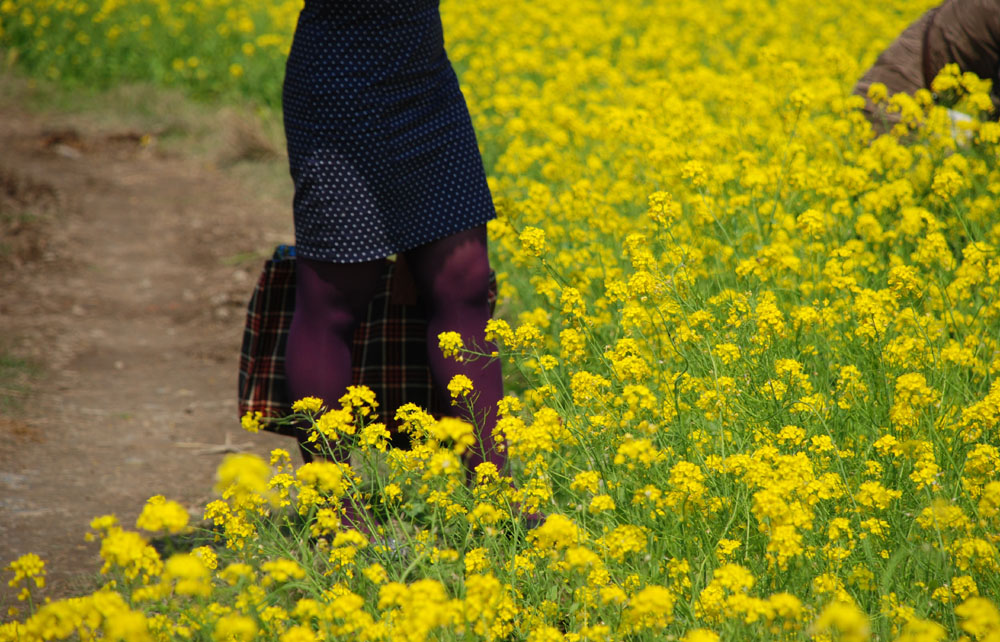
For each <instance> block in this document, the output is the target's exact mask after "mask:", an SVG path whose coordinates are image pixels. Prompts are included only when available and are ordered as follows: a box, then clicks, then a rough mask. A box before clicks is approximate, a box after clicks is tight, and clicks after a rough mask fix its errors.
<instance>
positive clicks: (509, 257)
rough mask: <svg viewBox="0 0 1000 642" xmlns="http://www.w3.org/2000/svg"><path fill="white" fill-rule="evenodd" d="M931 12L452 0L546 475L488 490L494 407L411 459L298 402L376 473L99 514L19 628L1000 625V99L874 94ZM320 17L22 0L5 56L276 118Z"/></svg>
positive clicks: (287, 478)
mask: <svg viewBox="0 0 1000 642" xmlns="http://www.w3.org/2000/svg"><path fill="white" fill-rule="evenodd" d="M933 4H934V3H933V1H931V2H928V1H926V0H921V1H901V2H896V3H892V4H891V6H890V5H889V3H872V2H861V1H860V0H837V1H835V2H830V3H814V2H807V1H805V0H776V1H774V2H764V1H763V0H711V1H707V2H706V1H701V0H698V1H695V0H677V1H676V2H657V1H646V2H639V1H637V0H629V1H626V2H620V3H616V2H605V1H598V0H576V1H574V2H561V1H558V2H549V3H537V2H522V1H519V0H515V1H513V2H506V3H499V2H486V1H484V0H462V1H461V2H460V1H458V0H446V1H445V3H444V4H443V6H442V14H443V17H444V20H445V35H446V38H447V43H448V51H449V55H450V57H451V58H452V60H453V62H454V63H455V67H456V69H457V70H458V71H459V73H460V78H461V81H462V85H463V89H464V91H465V95H466V99H467V101H468V103H469V108H470V111H471V113H472V115H473V120H474V122H475V124H476V128H477V132H478V134H479V137H480V142H481V146H482V148H483V153H484V159H485V161H486V164H487V170H488V173H489V175H490V181H491V186H492V188H493V192H494V197H495V199H496V202H497V206H498V210H499V213H500V217H499V218H498V220H497V221H494V222H493V223H491V227H490V231H491V235H492V243H493V247H492V250H493V253H494V254H493V264H494V267H495V269H496V270H497V272H498V277H499V282H500V298H499V301H498V306H497V316H496V318H495V319H494V320H493V321H492V322H491V323H490V325H489V326H488V330H489V333H490V336H491V337H493V338H494V339H495V341H496V345H497V350H498V352H499V358H501V359H503V360H504V368H505V369H506V371H507V373H508V375H509V378H510V379H512V380H516V381H517V382H518V387H517V388H516V389H511V390H510V395H509V396H508V397H507V398H506V399H504V401H503V402H502V403H501V408H500V411H501V419H500V422H499V424H498V431H500V432H502V434H503V436H504V438H505V439H506V442H507V447H508V452H509V455H510V458H511V463H512V466H511V471H509V472H510V473H511V474H512V476H513V483H511V482H510V480H507V479H505V478H503V477H502V476H501V475H500V474H498V471H496V470H495V469H491V467H490V466H489V465H488V464H487V465H484V466H481V467H480V468H479V469H478V470H477V471H476V474H475V476H474V477H475V478H474V480H472V481H471V482H469V483H466V478H465V474H464V472H463V471H462V467H461V460H460V458H461V454H462V452H463V451H464V449H465V448H466V447H467V446H468V444H469V440H470V439H472V438H473V437H472V435H473V432H472V430H471V427H470V426H468V425H467V424H464V423H462V422H459V421H450V420H440V421H437V420H434V418H432V417H430V416H429V415H427V414H426V413H425V412H423V411H422V410H421V409H419V408H415V407H408V408H404V409H403V410H402V414H401V417H402V419H403V420H404V424H405V426H406V429H407V430H408V431H409V433H410V434H411V437H412V440H413V444H414V445H413V447H412V448H411V449H410V450H406V451H401V450H394V449H392V448H389V447H388V446H387V443H386V432H385V427H384V426H383V425H382V424H380V423H377V422H376V420H375V417H376V414H375V413H374V412H373V411H372V410H373V407H374V405H375V404H376V403H377V400H373V399H371V397H370V396H369V395H367V394H366V391H365V390H359V389H352V390H351V391H349V393H348V394H347V395H345V397H344V398H343V399H341V400H315V399H306V400H302V401H301V402H300V403H299V404H297V408H298V417H300V418H301V419H303V420H305V421H309V422H311V423H312V424H313V425H314V426H315V428H316V432H315V434H316V438H317V441H319V442H323V441H327V442H331V441H338V442H340V443H345V442H346V443H350V444H352V446H353V447H354V451H355V456H354V458H353V460H352V466H350V467H348V466H346V465H335V464H331V463H313V464H308V465H305V466H301V467H299V468H297V469H295V468H294V467H293V466H292V465H291V463H290V458H289V456H288V454H287V453H284V452H282V451H275V453H274V454H273V456H272V460H271V461H270V462H266V461H262V460H259V459H257V458H254V457H249V456H232V457H231V458H229V459H227V460H226V461H225V462H224V463H223V465H222V467H221V468H220V470H219V475H218V477H219V491H220V493H221V497H222V498H221V499H220V500H218V501H216V502H213V503H212V504H210V505H209V506H208V507H207V508H206V512H205V518H206V519H207V520H210V521H211V523H213V524H214V525H215V532H216V533H217V534H218V543H217V544H215V545H214V546H207V545H206V546H200V547H198V548H195V549H194V550H193V551H191V552H180V553H176V554H173V555H163V556H161V555H159V554H158V553H157V552H156V550H154V549H153V548H152V546H150V544H149V539H148V537H149V536H152V535H156V534H163V533H183V532H185V529H190V528H191V526H189V525H188V517H187V515H186V513H184V511H183V510H182V509H180V507H179V505H177V504H175V503H173V502H171V501H170V500H169V499H168V498H163V497H155V498H152V499H151V500H150V502H149V504H148V505H147V506H146V508H145V510H144V511H143V515H142V517H140V519H139V523H138V524H136V525H135V528H134V529H133V528H132V525H131V524H119V523H118V522H117V520H115V519H114V518H113V517H112V516H103V517H98V518H97V519H95V521H94V523H93V531H94V533H93V536H96V537H99V538H100V539H101V555H102V558H103V559H104V560H105V568H104V572H105V574H106V577H107V580H108V584H107V586H106V587H104V588H102V589H100V590H98V591H96V592H94V593H93V594H91V595H89V596H85V597H80V598H75V599H70V600H64V601H58V602H52V603H49V604H41V603H40V602H39V600H38V596H40V595H44V591H43V590H41V585H42V584H44V566H43V563H42V561H41V560H39V559H37V558H35V557H32V556H25V557H22V558H21V559H19V560H15V561H11V562H10V566H9V567H8V573H7V578H9V577H10V575H11V573H13V579H11V580H10V586H11V587H13V590H16V591H21V592H22V596H23V597H24V603H25V607H24V609H23V610H22V612H21V613H19V614H14V617H13V619H12V621H11V622H9V623H7V624H3V625H0V640H25V639H65V638H69V637H73V636H76V635H79V636H80V637H81V638H82V639H88V638H90V637H91V636H96V637H102V636H103V637H104V638H106V639H126V640H147V639H175V638H190V639H197V640H203V639H204V640H208V639H212V640H220V641H221V640H233V639H235V640H249V639H252V638H255V637H262V638H266V639H276V640H281V641H282V642H299V641H306V640H318V639H344V640H354V639H361V640H387V641H396V640H405V641H408V642H410V641H412V642H419V641H422V640H437V639H441V640H480V639H482V640H527V641H529V642H549V641H552V642H555V641H561V640H566V641H568V642H576V641H583V640H595V641H596V640H618V639H627V640H664V639H667V640H671V639H672V640H683V641H685V642H707V641H713V640H724V641H728V640H758V639H759V640H843V641H856V640H857V641H860V640H869V639H870V640H899V641H907V642H916V641H927V642H930V641H938V640H956V639H962V640H969V641H970V642H971V641H973V640H974V641H977V642H982V641H986V640H994V641H996V640H1000V610H998V606H1000V553H998V544H1000V470H998V468H1000V434H998V423H1000V383H998V382H997V380H996V377H997V375H998V374H1000V298H998V288H1000V256H998V247H1000V224H998V223H1000V220H998V219H997V216H996V211H997V204H998V199H1000V169H998V163H997V157H998V151H1000V147H998V146H1000V125H998V124H996V123H993V122H988V121H980V120H979V118H978V117H979V116H980V115H983V114H980V112H979V109H980V108H981V107H983V106H984V105H989V100H988V98H987V97H986V92H987V91H988V85H987V84H986V83H985V82H982V81H980V80H978V79H976V78H974V77H968V76H964V75H961V74H959V73H956V72H954V70H950V69H947V70H946V71H945V72H943V73H942V75H940V76H939V77H938V79H937V80H936V81H935V83H936V84H935V89H937V90H938V93H939V94H941V95H947V96H948V97H949V98H950V99H953V101H954V103H955V108H957V109H959V110H961V111H964V112H966V113H968V114H970V115H972V116H973V117H974V118H973V120H972V121H971V122H970V123H968V124H965V125H961V126H960V129H959V130H958V131H957V132H956V131H953V128H952V124H951V121H950V120H949V118H948V115H947V113H946V110H945V109H944V107H942V106H937V105H935V104H934V101H933V99H932V96H931V94H930V93H929V92H921V93H919V94H918V95H917V96H914V97H909V96H897V97H893V98H886V97H884V95H882V94H881V92H880V91H879V88H878V87H876V88H875V91H874V92H873V94H872V98H873V99H875V100H885V101H888V102H889V109H890V110H893V111H898V112H899V113H900V115H901V120H902V122H901V124H900V125H898V126H896V128H895V129H893V130H892V131H891V132H890V133H889V134H887V135H884V136H881V137H878V138H875V137H874V134H873V132H872V130H871V127H870V125H869V124H868V122H867V121H866V120H865V119H864V117H863V115H862V114H861V112H860V111H859V107H860V106H861V105H862V104H863V100H862V99H861V98H859V97H852V96H851V95H850V92H851V88H852V86H853V85H854V82H855V81H856V80H857V78H858V77H859V76H860V75H861V74H862V73H863V72H864V70H865V69H866V68H867V65H870V64H871V62H872V61H873V60H874V57H875V56H876V55H877V53H878V52H879V51H880V50H881V49H882V48H884V47H885V46H886V45H887V44H888V43H889V42H890V41H891V40H892V38H893V37H894V36H895V35H896V34H897V33H898V32H899V31H900V30H901V29H902V28H903V27H905V26H906V25H907V24H908V23H909V22H910V21H912V20H913V19H915V18H916V17H917V16H919V15H920V14H921V12H922V11H923V10H925V9H926V8H928V7H929V6H932V5H933ZM299 6H300V3H299V2H282V1H280V0H244V1H241V2H236V1H235V0H204V1H202V2H166V1H165V0H104V1H103V3H102V2H84V1H83V0H0V46H2V47H3V51H4V52H5V56H6V58H5V59H6V60H7V61H8V62H13V64H16V65H18V66H19V67H20V68H22V69H23V70H25V71H26V72H28V73H31V74H35V75H37V76H40V77H47V78H50V79H53V80H59V81H60V82H65V83H68V84H70V85H71V86H72V85H73V84H74V83H80V84H87V85H93V86H101V85H108V84H114V83H117V82H122V81H133V80H143V81H152V82H155V83H158V84H163V85H172V86H180V87H184V88H186V89H187V90H188V91H190V92H191V93H192V94H194V95H197V96H203V97H206V98H212V99H222V100H228V99H232V98H240V99H249V100H253V101H256V102H257V103H258V104H261V105H266V106H275V107H276V106H278V105H279V103H280V84H281V75H282V70H283V62H284V55H285V53H286V52H287V48H288V45H289V43H290V37H291V31H292V29H293V27H294V19H295V15H296V12H297V10H298V8H299ZM441 347H442V349H444V350H445V351H446V353H448V354H452V355H453V356H454V357H455V358H459V357H462V358H466V359H485V358H489V355H488V354H486V353H485V352H483V350H482V348H483V347H482V346H471V345H463V343H462V341H461V340H460V338H457V337H454V336H444V337H443V338H442V343H441ZM491 349H492V348H487V350H491ZM463 383H464V382H456V383H455V385H454V386H452V387H451V390H452V393H453V396H454V397H455V398H456V403H459V404H461V403H463V400H464V399H466V396H467V395H470V394H475V390H472V391H471V392H470V391H469V390H468V387H467V386H466V385H462V384H463ZM244 426H245V427H246V428H248V429H250V430H256V429H257V428H258V427H259V422H258V418H255V417H246V418H244ZM345 504H347V505H355V506H360V505H367V506H369V507H370V511H371V513H372V514H373V515H375V516H376V517H377V518H378V519H379V521H380V522H381V523H382V524H384V525H385V528H384V532H383V533H381V534H380V535H378V536H376V537H375V538H374V542H370V541H369V538H368V537H367V536H365V535H362V534H361V533H359V532H357V531H344V530H342V529H341V528H340V527H339V520H338V513H339V511H340V510H341V507H342V506H343V505H345ZM533 511H540V512H542V513H544V514H545V515H547V518H546V520H545V521H544V523H543V524H542V525H541V526H539V527H537V528H534V529H531V530H529V529H527V528H526V526H525V520H524V519H523V514H524V513H530V512H533ZM139 531H144V532H145V533H147V535H142V534H140V532H139ZM4 562H5V563H7V562H8V561H7V560H5V561H4Z"/></svg>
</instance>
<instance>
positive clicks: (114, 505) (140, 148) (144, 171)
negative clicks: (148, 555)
mask: <svg viewBox="0 0 1000 642" xmlns="http://www.w3.org/2000/svg"><path fill="white" fill-rule="evenodd" d="M142 133H143V132H135V131H129V130H116V129H114V128H110V129H109V128H96V127H93V126H90V125H87V124H86V123H82V124H81V123H76V122H74V121H73V119H72V118H67V117H64V116H39V115H36V114H32V113H28V112H25V111H22V110H20V109H18V108H14V107H3V106H0V243H2V251H0V355H3V354H4V352H6V353H7V354H8V355H14V356H15V357H17V358H19V359H26V360H28V361H30V362H34V363H36V364H38V365H39V366H40V372H41V374H40V375H39V376H37V377H36V378H35V381H34V383H33V384H32V385H31V386H30V387H31V389H32V390H33V392H29V393H28V394H27V395H25V393H23V392H18V391H17V390H16V389H14V387H13V383H11V384H10V387H9V388H8V392H9V394H11V395H15V396H16V395H19V394H20V395H21V396H22V397H23V403H22V404H21V406H22V407H21V408H20V409H18V410H14V411H11V410H10V409H8V411H7V412H6V413H5V412H4V410H3V408H2V407H0V568H2V567H3V566H6V564H7V563H9V562H10V561H11V560H13V559H15V558H16V557H17V556H19V555H21V554H23V553H27V552H35V553H37V554H39V555H41V556H42V557H43V558H44V559H45V560H46V562H47V568H48V579H49V584H50V586H49V588H48V589H47V590H46V592H45V593H44V594H43V595H49V596H52V597H61V596H66V595H67V594H72V593H74V592H79V591H80V590H87V589H90V588H92V587H93V583H92V578H93V575H94V573H95V572H96V571H97V570H98V569H99V567H100V562H99V558H98V557H97V547H96V545H95V544H92V543H87V542H85V541H84V538H83V536H84V534H85V533H86V532H87V530H88V523H89V522H90V520H91V519H92V518H93V517H95V516H98V515H102V514H106V513H114V514H116V515H117V516H118V518H119V519H120V520H121V522H122V523H123V524H125V525H126V526H127V527H133V526H134V524H135V519H136V517H137V516H138V514H139V511H140V510H141V508H142V506H143V504H144V503H145V501H146V499H147V498H149V497H150V496H152V495H155V494H164V495H166V496H167V497H168V498H171V499H175V500H177V501H179V502H181V503H182V504H183V505H185V506H186V507H188V508H189V509H190V511H191V512H192V514H193V515H195V516H200V509H201V507H202V506H203V505H204V503H205V502H206V501H209V500H210V499H212V497H213V493H212V483H213V476H214V472H215V468H216V466H217V465H218V464H219V462H220V461H221V459H222V457H223V456H224V454H223V452H221V451H223V450H225V448H217V449H212V448H211V446H218V445H223V444H226V443H230V444H233V446H232V449H233V450H247V451H250V452H256V453H260V454H262V455H266V454H267V453H268V452H269V450H270V449H271V448H273V447H279V446H280V447H286V448H287V447H290V446H291V444H290V443H289V441H288V440H286V439H283V438H278V437H274V436H271V435H250V434H247V433H244V432H242V431H241V430H240V427H239V423H238V421H237V418H236V402H235V396H234V395H235V379H236V367H237V359H238V352H239V344H240V339H241V331H242V323H243V315H244V310H245V308H244V306H245V301H246V299H247V298H248V297H249V294H250V291H251V289H252V287H253V281H254V279H255V278H256V270H257V269H258V266H259V260H252V259H251V260H246V256H247V255H248V254H251V255H252V254H257V255H261V254H263V253H265V252H266V251H267V248H268V247H273V245H274V244H275V243H276V242H288V241H289V240H290V238H291V230H290V221H289V220H288V219H289V218H290V217H289V216H288V214H287V212H288V205H287V203H285V202H279V201H278V200H277V199H274V198H270V199H268V198H261V197H259V196H257V195H251V194H249V193H248V189H247V185H246V184H245V182H241V181H238V180H236V179H234V178H233V177H232V176H229V175H227V174H226V173H224V172H222V171H220V170H218V169H215V168H213V167H212V166H211V165H209V164H207V163H206V162H205V160H204V159H196V158H189V157H182V156H180V155H178V154H167V153H164V152H162V151H160V148H159V146H158V145H157V144H156V142H155V140H153V141H152V144H149V140H144V139H142V138H141V136H140V134H142ZM38 212H42V213H43V216H42V217H41V220H42V222H41V223H39V222H37V221H36V220H34V219H33V218H31V217H23V216H22V214H25V213H38ZM19 217H20V218H19ZM21 218H23V219H24V220H21ZM4 386H5V384H4V382H3V381H0V388H4ZM0 392H2V390H0ZM0 577H2V578H3V580H4V581H3V582H2V583H0V607H2V609H0V619H5V618H6V617H7V616H6V610H7V609H6V607H7V606H8V605H10V604H12V603H13V602H14V596H13V595H12V594H11V593H12V591H11V590H10V589H9V588H8V587H7V586H6V579H8V576H7V574H6V573H4V574H3V575H0Z"/></svg>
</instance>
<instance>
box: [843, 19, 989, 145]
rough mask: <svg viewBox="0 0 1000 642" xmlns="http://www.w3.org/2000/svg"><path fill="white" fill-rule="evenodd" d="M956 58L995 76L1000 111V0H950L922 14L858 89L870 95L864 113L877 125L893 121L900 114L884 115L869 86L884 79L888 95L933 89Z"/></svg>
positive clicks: (970, 68) (967, 66)
mask: <svg viewBox="0 0 1000 642" xmlns="http://www.w3.org/2000/svg"><path fill="white" fill-rule="evenodd" d="M949 63H955V64H957V65H958V67H959V68H960V69H961V70H962V71H963V72H964V71H971V72H973V73H975V74H976V75H977V76H979V77H980V78H983V79H991V80H992V81H993V87H992V89H991V91H990V98H991V99H992V101H993V116H994V118H995V117H996V116H997V115H998V114H1000V0H946V1H945V2H944V3H942V4H941V5H939V6H937V7H935V8H934V9H931V10H930V11H928V12H927V13H925V14H924V15H922V16H921V17H920V18H919V19H918V20H917V21H916V22H914V23H913V24H911V25H910V26H909V27H907V28H906V30H905V31H903V33H901V34H900V35H899V37H898V38H896V40H894V41H893V43H892V44H891V45H889V48H888V49H886V50H885V51H883V52H882V53H881V55H879V57H878V59H877V60H876V61H875V64H874V65H873V66H872V68H871V69H869V70H868V71H867V72H866V73H865V75H864V76H862V77H861V80H859V81H858V84H857V85H855V86H854V93H855V94H858V95H859V96H864V97H866V103H867V104H866V105H865V114H866V115H867V116H868V119H869V120H871V121H872V122H873V123H875V124H876V125H881V124H882V122H884V121H883V120H882V119H883V118H884V119H885V120H887V121H888V122H889V124H892V123H893V122H898V121H899V116H898V115H897V114H885V113H884V110H881V109H879V110H876V108H875V107H874V105H872V104H871V102H870V101H867V94H868V88H869V87H870V86H871V84H872V83H876V82H880V83H883V84H885V86H886V87H887V88H888V89H889V94H890V95H892V94H896V93H900V92H905V93H908V94H913V93H914V92H916V91H917V90H918V89H930V86H931V81H932V80H934V77H935V76H937V74H938V72H939V71H941V69H942V68H943V67H944V66H945V65H947V64H949Z"/></svg>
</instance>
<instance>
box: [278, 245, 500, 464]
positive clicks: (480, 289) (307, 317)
mask: <svg viewBox="0 0 1000 642" xmlns="http://www.w3.org/2000/svg"><path fill="white" fill-rule="evenodd" d="M404 254H405V257H406V262H407V264H408V266H409V268H410V271H411V272H412V273H413V278H414V281H415V282H416V285H417V291H418V292H419V294H420V299H421V303H422V305H423V306H424V310H425V314H426V316H427V357H428V361H429V363H430V369H431V376H432V378H433V380H434V386H435V388H436V389H437V390H438V391H443V394H444V395H445V396H447V385H448V382H449V381H451V378H452V377H453V376H455V375H457V374H464V375H465V376H467V377H469V378H470V379H471V380H472V383H473V390H474V392H475V393H477V394H478V397H477V398H476V400H475V402H474V404H473V411H474V413H475V415H476V416H475V419H474V420H473V418H472V417H468V416H463V417H462V418H463V419H466V420H469V421H473V423H474V424H475V425H476V426H477V430H476V431H477V437H478V439H477V444H476V446H475V447H473V449H472V450H471V452H469V453H467V454H466V461H465V463H466V466H467V467H468V469H469V470H470V471H471V470H474V469H475V467H476V466H478V465H479V464H480V463H482V462H484V461H488V462H491V463H493V464H494V465H496V467H497V469H499V470H501V471H503V468H504V464H505V461H506V459H505V456H504V454H503V453H501V452H497V450H496V447H495V443H494V441H493V427H494V426H495V424H496V407H497V402H498V401H499V400H500V398H501V396H502V395H503V377H502V373H501V366H500V361H499V360H498V359H492V360H489V361H487V360H485V359H478V360H474V361H473V360H466V361H464V362H458V361H455V360H454V359H452V358H448V359H446V358H444V357H443V356H442V355H441V350H440V349H439V348H438V338H437V337H438V334H439V333H441V332H445V331H448V330H452V331H455V332H458V333H460V334H461V335H462V339H463V340H464V342H465V345H466V346H471V345H475V346H477V347H480V348H485V349H486V350H490V349H492V346H491V345H490V344H487V342H486V337H485V330H484V328H485V327H486V322H487V321H488V320H489V318H490V307H489V300H488V298H487V297H488V283H489V271H490V265H489V258H488V256H487V252H486V227H485V226H480V227H476V228H473V229H470V230H465V231H463V232H459V233H457V234H453V235H452V236H449V237H446V238H443V239H440V240H437V241H433V242H431V243H428V244H427V245H422V246H420V247H417V248H414V249H412V250H409V251H407V252H405V253H404ZM296 266H297V267H296V273H295V287H296V292H295V315H294V316H293V317H292V325H291V328H290V330H289V333H288V348H287V351H286V353H285V372H286V375H287V378H288V391H289V394H290V396H291V398H292V399H301V398H302V397H319V398H321V399H323V400H324V401H325V402H326V403H327V405H328V406H332V405H333V404H335V403H336V401H337V400H338V399H340V397H342V396H343V394H344V392H345V391H346V389H347V386H349V385H351V343H352V338H353V336H354V330H355V328H357V326H358V324H359V323H360V322H361V320H362V319H364V317H365V314H366V313H367V310H368V303H369V301H370V300H371V298H372V297H373V296H374V294H375V292H376V289H377V288H378V285H379V276H380V274H381V262H380V261H367V262H362V263H327V262H322V261H314V260H310V259H303V258H299V259H297V260H296ZM439 394H442V393H441V392H439ZM446 405H447V403H446ZM455 408H456V409H457V408H458V407H457V406H455ZM300 445H301V440H300ZM302 454H303V458H305V459H306V461H309V460H311V455H310V454H309V453H308V452H307V451H305V450H304V449H303V451H302ZM346 456H347V453H335V457H337V458H338V459H341V460H343V459H345V458H346Z"/></svg>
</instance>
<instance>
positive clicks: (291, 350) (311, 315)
mask: <svg viewBox="0 0 1000 642" xmlns="http://www.w3.org/2000/svg"><path fill="white" fill-rule="evenodd" d="M381 273H382V262H381V261H368V262H364V263H326V262H322V261H312V260H309V259H303V258H298V259H296V261H295V314H294V315H293V316H292V325H291V327H290V328H289V330H288V347H287V349H286V350H285V376H286V378H287V380H288V393H289V398H291V399H292V400H297V399H301V398H303V397H319V398H320V399H322V400H323V401H324V402H325V404H326V406H327V407H333V406H334V404H336V403H337V400H339V399H340V398H341V397H342V396H344V393H345V392H346V391H347V386H349V385H351V344H352V343H353V340H354V330H355V329H356V328H357V327H358V324H359V323H360V322H361V321H362V320H363V319H364V317H365V314H366V313H367V311H368V304H369V303H370V302H371V299H372V297H373V296H374V295H375V292H376V290H377V288H378V284H379V277H380V275H381ZM306 437H307V435H306V433H305V431H300V432H299V450H300V451H301V453H302V459H303V460H305V461H306V463H308V462H311V461H312V460H313V454H312V453H311V452H310V451H309V450H307V449H306V446H305V443H304V442H305V438H306ZM329 455H331V456H332V457H333V458H334V459H335V460H336V461H339V462H347V461H348V459H349V457H350V453H349V452H348V451H346V450H337V451H334V452H332V453H329ZM341 507H342V509H343V511H344V515H343V518H342V521H343V524H344V526H345V527H347V528H355V529H357V530H359V531H361V532H362V533H366V534H368V535H369V536H370V535H371V531H372V528H373V526H374V523H373V522H372V520H371V517H370V516H368V515H367V514H366V513H365V511H364V509H360V508H357V507H355V506H354V504H353V503H352V502H351V501H349V500H346V499H345V500H344V501H342V502H341Z"/></svg>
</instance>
